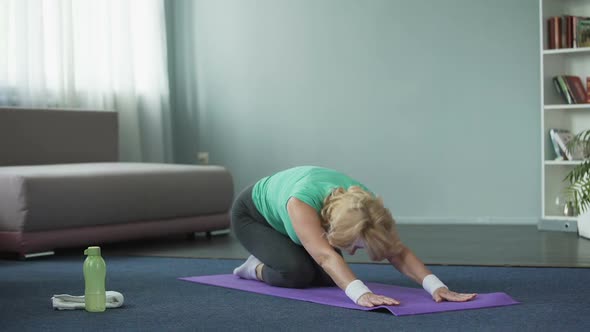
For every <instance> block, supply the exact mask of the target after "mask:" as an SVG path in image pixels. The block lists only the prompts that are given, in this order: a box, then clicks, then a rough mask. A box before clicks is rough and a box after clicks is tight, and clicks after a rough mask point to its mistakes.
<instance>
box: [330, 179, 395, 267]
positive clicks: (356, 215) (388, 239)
mask: <svg viewBox="0 0 590 332" xmlns="http://www.w3.org/2000/svg"><path fill="white" fill-rule="evenodd" d="M321 216H322V219H323V220H322V222H323V223H324V224H323V226H324V228H325V229H326V237H327V239H328V242H329V243H330V245H332V246H334V247H337V248H348V247H350V246H352V245H353V243H354V242H355V241H356V240H357V239H362V240H363V242H364V244H365V249H366V250H367V252H368V254H369V257H371V259H372V260H374V261H380V260H383V259H385V258H388V257H391V256H393V255H396V254H398V253H399V252H400V250H401V246H402V243H401V241H400V239H399V236H398V233H397V230H396V227H395V220H394V219H393V217H392V216H391V213H390V212H389V210H388V209H387V208H385V207H384V206H383V200H382V199H381V198H378V197H375V196H373V194H371V193H369V192H367V191H365V190H363V189H361V188H360V187H358V186H351V187H350V188H348V190H344V188H338V189H336V190H334V191H333V192H332V194H330V195H329V196H328V197H326V199H325V200H324V206H323V207H322V210H321Z"/></svg>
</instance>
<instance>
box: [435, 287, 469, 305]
mask: <svg viewBox="0 0 590 332" xmlns="http://www.w3.org/2000/svg"><path fill="white" fill-rule="evenodd" d="M476 296H477V294H475V293H472V294H464V293H456V292H453V291H451V290H449V289H448V288H446V287H441V288H439V289H437V290H435V291H434V293H433V294H432V298H433V299H434V301H436V302H441V301H449V302H466V301H469V300H472V299H474V298H475V297H476Z"/></svg>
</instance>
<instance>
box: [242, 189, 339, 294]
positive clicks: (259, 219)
mask: <svg viewBox="0 0 590 332" xmlns="http://www.w3.org/2000/svg"><path fill="white" fill-rule="evenodd" d="M253 187H254V186H253V185H252V186H249V187H248V188H246V189H244V190H243V191H242V192H241V193H240V194H239V195H238V197H237V198H236V200H235V202H234V204H233V206H232V211H231V223H232V229H233V231H234V234H235V235H236V237H237V238H238V240H239V241H240V243H241V244H242V245H243V246H244V247H245V248H246V250H248V252H250V253H251V254H252V255H254V257H256V258H258V259H259V260H260V261H261V262H262V263H264V266H263V268H262V279H263V281H264V282H265V283H267V284H269V285H272V286H277V287H287V288H305V287H308V286H333V285H335V284H334V282H333V281H332V279H331V278H330V276H329V275H328V274H327V273H326V272H325V271H324V270H323V269H322V268H321V267H320V266H319V265H318V264H317V263H316V262H315V261H314V260H313V258H312V257H311V256H310V255H309V253H308V252H307V251H306V250H305V248H303V247H302V246H300V245H297V244H296V243H295V242H293V241H292V240H291V239H290V238H289V237H287V236H285V235H283V234H281V233H279V232H277V231H276V230H275V229H274V228H272V227H271V226H270V225H269V223H268V222H267V221H266V219H265V218H264V217H263V216H262V215H261V214H260V212H258V209H256V206H255V205H254V201H252V188H253Z"/></svg>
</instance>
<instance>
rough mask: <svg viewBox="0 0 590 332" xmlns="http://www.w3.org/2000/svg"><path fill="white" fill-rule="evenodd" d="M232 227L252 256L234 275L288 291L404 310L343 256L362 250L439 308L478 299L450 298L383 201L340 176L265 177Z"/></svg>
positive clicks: (303, 172) (287, 173) (313, 171)
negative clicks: (317, 290) (332, 294)
mask: <svg viewBox="0 0 590 332" xmlns="http://www.w3.org/2000/svg"><path fill="white" fill-rule="evenodd" d="M231 220H232V227H233V230H234V233H235V235H236V237H237V238H238V240H239V241H240V242H241V243H242V245H243V246H244V247H245V248H246V249H247V250H248V252H250V253H251V256H250V257H249V258H248V259H247V260H246V262H245V263H244V264H242V265H241V266H239V267H237V268H236V269H235V270H234V274H235V275H237V276H239V277H241V278H244V279H252V280H260V281H263V282H265V283H267V284H269V285H272V286H278V287H290V288H304V287H308V286H326V285H334V284H336V285H337V286H338V287H340V289H342V290H344V291H345V293H346V295H347V296H348V297H349V298H350V299H351V300H352V301H353V302H354V303H356V304H358V305H361V306H365V307H373V306H377V305H397V304H399V301H397V300H395V299H393V298H390V297H387V296H382V295H379V294H374V293H373V292H371V290H370V289H369V288H368V287H367V286H366V285H365V284H364V283H363V282H362V281H360V280H358V279H357V278H356V277H355V275H354V273H353V272H352V270H351V269H350V268H349V266H348V265H347V264H346V262H345V261H344V259H343V257H342V255H341V250H344V251H346V252H348V253H349V254H351V255H353V254H354V253H355V252H356V250H357V249H360V248H364V249H366V250H367V251H368V254H369V256H370V257H371V259H372V260H374V261H381V260H383V259H387V260H388V261H389V262H390V263H391V264H392V265H393V266H394V267H395V268H397V269H398V270H399V271H400V272H402V273H404V274H405V275H406V276H408V277H409V278H411V279H412V280H414V281H416V282H417V283H418V284H421V285H422V286H423V287H424V289H425V290H426V291H428V292H429V293H430V295H431V296H432V298H433V299H434V300H435V301H436V302H440V301H443V300H446V301H461V302H462V301H469V300H471V299H473V298H474V297H475V296H476V294H460V293H455V292H453V291H450V290H449V289H448V288H447V287H446V286H445V285H444V284H443V283H442V282H441V281H440V280H439V279H438V278H437V277H436V276H435V275H433V274H432V273H431V272H430V270H428V268H426V267H425V266H424V263H422V261H420V259H418V258H417V257H416V256H415V255H414V253H413V252H412V251H411V250H410V249H409V248H407V247H406V246H404V245H403V244H402V243H401V241H400V240H399V237H398V234H397V231H396V228H395V221H394V220H393V218H392V216H391V213H390V212H389V210H388V209H386V208H385V207H384V206H383V201H382V200H381V199H380V198H377V197H375V195H374V194H372V193H371V192H370V191H369V190H368V189H367V188H366V187H365V186H364V185H362V184H361V183H359V182H358V181H356V180H354V179H352V178H350V177H348V176H347V175H345V174H342V173H340V172H337V171H335V170H331V169H327V168H322V167H315V166H301V167H295V168H291V169H287V170H284V171H281V172H278V173H276V174H274V175H272V176H268V177H265V178H263V179H261V180H259V181H258V182H256V183H255V184H254V185H252V186H250V187H248V188H246V189H245V190H244V191H242V193H240V195H239V196H238V197H237V199H236V201H235V202H234V205H233V207H232V215H231Z"/></svg>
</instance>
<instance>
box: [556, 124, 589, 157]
mask: <svg viewBox="0 0 590 332" xmlns="http://www.w3.org/2000/svg"><path fill="white" fill-rule="evenodd" d="M549 137H550V138H551V143H552V145H553V150H554V151H555V155H556V159H555V160H582V159H584V150H583V147H582V146H577V145H572V146H570V145H569V143H570V142H571V141H572V140H573V138H574V135H573V134H572V133H571V132H570V131H569V130H567V129H557V128H552V129H549Z"/></svg>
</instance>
